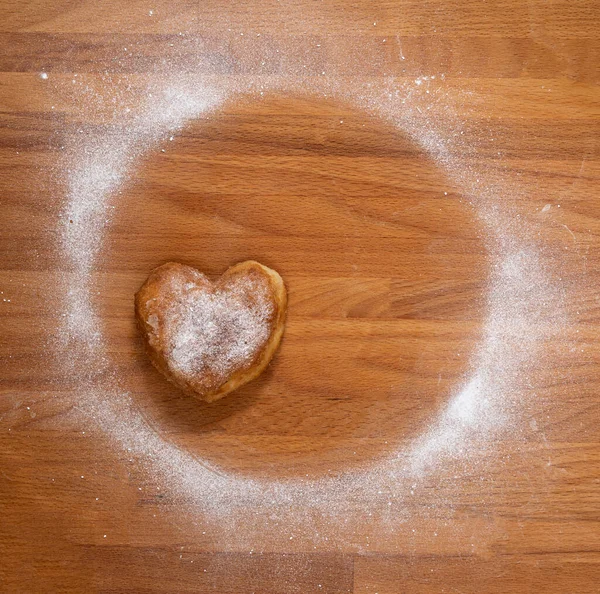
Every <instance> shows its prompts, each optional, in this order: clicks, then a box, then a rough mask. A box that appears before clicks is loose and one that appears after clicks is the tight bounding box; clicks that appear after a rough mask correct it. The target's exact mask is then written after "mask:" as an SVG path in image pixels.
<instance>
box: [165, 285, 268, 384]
mask: <svg viewBox="0 0 600 594" xmlns="http://www.w3.org/2000/svg"><path fill="white" fill-rule="evenodd" d="M170 285H171V286H170V293H171V294H172V295H173V299H172V300H171V301H170V304H169V305H167V309H166V311H165V312H164V320H163V328H164V333H165V340H166V342H167V344H168V347H167V348H168V351H167V363H168V365H169V367H170V368H171V369H173V370H174V371H176V372H180V373H184V374H186V375H187V376H188V377H195V378H200V379H202V378H205V377H207V378H210V381H211V385H209V386H207V388H214V387H217V386H219V385H221V384H222V383H224V382H225V381H226V379H227V377H228V376H229V375H230V374H231V373H232V372H233V371H234V370H238V369H241V368H243V367H245V366H247V365H248V364H250V363H251V362H252V361H253V359H254V357H255V356H256V354H257V353H258V352H259V351H260V350H261V349H262V348H263V347H264V345H265V344H266V342H267V340H268V338H269V332H270V328H271V326H270V320H271V317H272V315H273V311H274V307H273V304H272V302H271V300H270V299H269V295H268V287H267V286H265V283H264V282H259V281H258V280H256V279H250V278H248V277H247V276H238V277H236V278H234V279H233V280H232V281H231V282H229V283H227V286H225V287H221V286H217V287H215V288H214V289H212V290H211V289H210V288H209V289H207V288H206V287H199V286H198V285H196V284H194V283H188V282H187V281H186V279H183V278H180V277H176V278H173V279H171V283H170ZM207 381H208V380H207Z"/></svg>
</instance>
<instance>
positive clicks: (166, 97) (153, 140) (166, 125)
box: [60, 58, 564, 550]
mask: <svg viewBox="0 0 600 594" xmlns="http://www.w3.org/2000/svg"><path fill="white" fill-rule="evenodd" d="M288 59H290V60H291V58H288ZM417 81H418V82H410V83H407V82H402V81H396V80H394V79H390V80H389V81H388V82H387V84H386V85H384V87H383V88H374V87H373V86H372V84H371V83H361V82H360V81H349V82H348V83H347V84H346V86H344V87H341V86H335V85H332V84H331V83H330V82H329V81H328V80H326V79H325V78H323V79H320V80H318V81H315V80H314V79H311V80H310V81H309V80H308V79H307V80H296V81H295V82H281V80H279V82H273V81H272V80H269V79H260V80H259V79H256V80H254V81H252V82H251V83H250V85H249V90H251V91H256V92H261V93H262V92H265V91H266V90H269V89H277V90H289V91H292V92H295V91H302V92H305V93H306V92H308V93H313V94H316V95H321V96H323V95H325V96H335V97H338V98H339V99H340V100H344V101H350V102H352V103H353V104H354V105H356V106H357V107H358V108H360V109H364V110H366V111H368V112H369V113H373V114H376V115H378V116H380V117H381V118H383V119H384V120H385V121H387V122H389V123H390V124H391V125H394V126H396V127H398V128H399V129H400V130H402V131H403V132H404V133H406V134H407V135H409V136H410V137H411V138H412V139H413V140H414V141H415V142H416V143H418V144H419V145H420V146H421V147H422V148H423V150H424V151H426V152H427V153H428V155H429V156H430V157H431V158H432V159H434V160H435V162H436V163H437V164H438V166H440V167H441V168H443V170H444V172H445V174H446V175H447V176H449V177H450V178H451V179H452V180H453V181H454V182H455V183H456V184H457V185H458V186H459V187H460V188H461V189H462V191H463V194H464V196H465V198H466V199H467V200H469V201H470V202H471V203H472V205H473V208H474V212H475V213H476V215H477V216H478V217H479V218H480V220H481V221H482V224H483V227H484V229H485V235H486V237H485V241H486V244H487V247H488V250H489V255H490V271H489V288H488V295H487V315H486V322H485V328H484V335H483V338H482V341H481V344H480V345H479V347H478V348H477V349H476V353H475V355H474V356H473V358H472V361H471V362H470V374H469V376H468V377H467V378H465V380H464V382H463V384H462V386H459V387H458V388H457V389H456V391H455V392H454V393H453V395H452V396H451V397H450V399H449V400H448V403H447V406H446V407H445V409H444V410H443V411H442V412H441V413H440V415H439V416H438V418H434V419H431V422H430V425H429V428H428V429H427V431H425V433H424V434H423V435H421V436H420V437H419V438H417V439H416V440H414V442H413V443H412V444H411V445H410V446H409V447H408V448H406V449H403V450H401V451H395V452H391V453H390V454H389V456H388V458H387V459H385V460H383V461H382V462H379V463H377V464H375V465H374V466H373V467H372V468H369V469H365V470H362V471H357V472H353V473H347V474H345V475H342V476H335V475H332V476H329V477H326V478H322V479H318V480H302V479H294V480H292V479H289V480H259V479H250V478H247V477H245V476H239V475H236V474H234V473H227V472H225V471H223V470H222V469H217V468H215V467H213V466H211V465H210V464H208V463H206V462H204V461H201V460H198V459H197V458H196V457H194V456H192V455H191V454H190V453H188V452H186V451H182V450H180V449H179V448H178V447H176V446H175V445H174V444H172V443H170V442H169V441H168V438H163V437H162V436H161V435H158V434H157V433H155V432H154V431H153V430H152V429H151V428H150V427H149V426H148V425H147V423H146V422H145V421H144V419H143V418H142V416H141V415H140V413H139V411H138V410H137V408H136V406H135V404H134V403H133V401H132V400H131V399H130V397H129V396H128V394H126V393H124V392H123V391H122V390H121V389H120V387H119V381H118V378H115V379H110V376H109V377H108V379H107V376H106V375H102V379H95V378H99V377H100V375H101V374H102V372H104V371H106V370H110V369H111V361H110V357H109V355H108V353H107V349H106V347H107V345H106V344H105V341H104V338H103V336H102V329H101V327H100V324H99V319H98V317H97V316H96V314H95V311H94V307H93V305H92V301H91V294H92V292H93V289H94V286H93V282H92V277H91V273H92V271H93V270H94V268H95V266H96V265H97V264H98V259H99V256H100V254H101V250H102V245H103V239H104V238H103V229H104V227H105V224H106V222H107V220H108V219H109V212H110V210H109V208H110V207H111V205H114V206H115V207H118V200H117V196H118V190H119V188H120V187H121V186H122V184H124V183H126V180H127V177H128V175H129V174H130V173H131V171H132V168H133V167H135V163H136V160H137V159H138V158H139V157H140V156H141V155H142V154H143V153H144V152H145V151H148V150H151V149H152V148H154V147H155V146H156V145H157V143H158V142H159V141H161V140H164V139H166V138H168V137H169V136H170V135H172V134H176V133H177V131H178V130H179V129H181V127H182V126H184V125H185V123H186V122H187V121H189V120H190V119H192V118H197V117H199V116H200V115H203V114H207V113H209V112H211V111H214V110H215V109H217V108H218V107H219V105H221V104H222V103H223V101H224V100H225V98H226V97H227V96H228V95H230V94H235V92H236V89H229V90H225V89H221V88H215V87H213V86H211V85H208V84H206V83H204V82H202V80H201V79H195V78H194V77H193V76H191V75H190V76H187V77H185V78H183V79H179V80H174V79H171V80H167V81H165V83H164V89H163V90H162V91H158V90H156V89H153V90H152V91H151V93H152V96H151V97H149V99H148V101H147V104H146V106H145V107H144V108H143V109H142V110H141V112H140V113H139V114H137V115H134V116H133V117H131V118H127V117H126V118H125V120H124V123H123V124H121V125H119V126H118V127H115V130H114V131H113V133H112V134H107V137H106V139H105V140H104V141H102V142H99V143H98V142H94V141H90V142H89V144H87V143H86V141H85V140H84V141H82V142H81V143H80V144H79V145H78V146H77V147H76V148H77V151H76V152H73V153H72V161H71V164H70V165H69V168H68V170H67V175H68V179H69V192H68V196H67V205H66V208H65V212H64V216H63V218H62V219H61V242H60V249H61V250H62V252H63V254H64V258H65V261H66V262H68V263H69V268H70V272H69V274H68V275H67V276H66V277H65V287H64V289H65V297H66V299H65V311H64V326H63V328H62V337H63V343H62V347H61V348H62V349H63V351H62V352H63V355H64V353H67V352H72V351H75V352H76V353H77V356H76V357H75V358H73V360H74V362H75V363H76V364H77V363H78V362H80V361H86V362H87V364H88V366H89V367H91V371H90V372H89V373H86V374H81V375H80V380H81V381H80V393H81V395H82V396H81V397H82V398H85V408H86V409H87V411H88V412H89V418H90V419H92V420H93V422H94V423H96V424H97V425H98V426H100V427H101V428H102V429H103V430H104V431H105V432H106V434H107V435H109V436H111V437H112V438H113V439H114V440H115V441H116V442H117V443H119V444H120V445H121V446H122V447H123V448H124V449H125V450H126V451H128V452H130V453H131V454H132V455H136V456H139V457H140V459H141V460H142V462H143V463H144V464H145V465H146V467H147V469H148V472H149V475H150V476H151V477H153V478H152V479H151V480H153V481H155V482H156V483H158V484H160V485H161V488H162V489H164V490H166V491H168V492H169V494H170V496H171V497H172V498H173V499H175V500H177V501H179V502H180V504H181V505H183V504H186V505H189V506H190V510H192V512H198V513H201V514H203V517H204V518H205V521H210V520H214V521H216V522H218V525H219V536H218V538H219V539H221V542H222V544H223V545H224V546H229V547H231V548H236V547H239V548H242V547H244V546H246V545H248V546H249V545H250V544H251V543H255V542H257V540H259V541H260V539H262V538H263V537H264V535H265V530H267V528H266V526H269V527H270V532H269V533H273V532H274V531H273V527H276V526H285V533H283V532H281V531H279V532H281V533H280V534H278V535H275V536H273V538H286V539H287V538H288V534H289V535H290V538H291V539H293V538H296V539H297V540H301V539H302V538H304V539H309V540H310V541H311V542H313V543H315V546H316V545H318V544H321V545H323V543H324V542H325V541H327V539H328V538H329V536H331V537H332V538H333V537H337V538H342V536H341V535H343V538H344V539H346V540H347V541H353V538H355V536H354V535H352V534H345V533H344V523H345V522H347V518H348V516H349V515H351V514H354V515H358V516H359V517H362V516H364V515H365V509H369V510H372V512H373V515H374V516H375V515H378V516H379V518H380V520H379V521H380V522H381V525H382V526H385V527H387V529H393V528H394V527H395V526H397V525H399V524H401V523H402V522H403V521H405V520H406V518H407V517H408V515H410V512H409V511H408V510H409V506H408V505H407V504H406V502H407V501H408V500H409V499H410V498H411V497H413V496H414V493H415V491H418V490H419V488H420V486H421V485H422V484H425V483H426V482H427V481H430V480H433V479H432V477H434V476H437V475H439V476H443V475H444V473H446V472H456V470H455V468H456V466H455V463H458V464H459V466H460V465H463V466H468V467H469V469H470V470H471V471H472V469H474V468H476V467H477V463H478V459H479V458H478V457H479V456H480V454H481V451H482V450H485V449H489V448H493V447H494V441H495V440H496V439H497V438H498V437H499V436H500V435H501V434H502V432H503V431H505V430H508V429H511V430H513V431H514V430H515V427H518V426H519V425H518V423H519V418H520V417H519V414H520V411H521V410H522V408H523V406H524V404H523V402H524V401H523V397H522V388H523V386H524V385H525V382H527V381H528V365H529V362H530V361H531V360H532V357H534V356H535V355H536V353H537V352H538V350H539V347H540V345H541V343H542V342H543V341H544V340H545V339H546V338H547V337H548V335H549V333H553V332H556V331H557V330H558V329H559V328H560V327H561V325H562V324H563V323H564V313H563V310H562V299H561V297H562V295H561V293H560V290H559V289H557V288H556V287H554V286H553V283H552V281H551V279H550V277H549V276H548V274H547V273H546V272H545V270H544V265H543V261H542V260H541V257H540V254H539V252H538V250H537V248H536V245H535V243H534V242H533V240H530V239H528V238H531V237H532V232H531V229H530V228H528V227H527V225H525V224H524V223H522V222H521V221H520V220H519V219H518V217H516V216H515V215H514V213H512V212H511V211H510V209H508V208H507V207H505V206H504V205H503V197H504V196H505V195H506V194H507V193H510V194H511V195H513V196H514V195H515V194H516V193H517V192H518V189H517V188H515V187H513V186H512V184H510V183H509V182H508V181H507V180H502V179H500V180H498V179H497V178H495V179H494V180H493V181H490V180H489V179H488V180H486V175H485V171H476V170H474V169H470V168H468V167H466V166H465V165H464V163H463V162H462V157H461V155H462V154H463V152H464V149H465V147H466V146H467V144H466V143H467V142H468V141H467V140H466V139H465V138H464V136H463V135H461V134H460V131H461V128H460V121H458V120H457V119H456V118H455V117H454V115H453V110H452V105H450V104H448V106H447V109H446V112H445V117H444V118H440V117H435V118H433V117H432V118H427V117H424V115H423V112H424V111H425V112H426V111H427V110H428V106H429V105H430V104H432V102H434V101H435V102H436V103H437V105H438V107H439V104H440V103H441V102H442V103H443V101H444V94H443V87H442V86H440V87H435V88H434V86H433V83H434V80H433V77H425V76H424V77H420V78H419V79H417ZM423 81H426V82H427V84H423ZM339 84H341V83H339ZM436 84H439V85H443V83H442V82H441V81H439V80H438V81H436ZM425 87H427V89H426V91H427V93H425ZM247 90H248V89H239V90H237V91H239V92H247ZM471 150H472V148H471ZM70 221H73V222H72V223H71V222H70ZM105 257H110V255H109V254H107V255H106V256H105ZM399 257H400V255H399ZM215 305H217V309H216V310H215ZM228 306H229V304H228V303H225V302H222V303H220V304H215V303H210V304H209V303H201V304H199V305H198V303H197V302H196V305H194V306H192V307H191V308H190V309H189V310H188V313H187V314H186V315H189V316H191V317H192V318H193V320H192V322H193V321H194V320H196V317H195V316H196V313H197V311H196V309H195V308H197V307H199V308H200V310H201V313H202V314H203V315H204V314H205V313H206V311H207V310H209V309H210V310H211V311H213V312H214V311H221V309H222V308H228ZM219 308H221V309H219ZM548 308H551V309H552V311H553V315H554V318H553V323H552V325H551V326H550V325H549V324H548V323H547V322H546V320H545V318H544V309H548ZM248 321H249V320H246V322H248ZM252 321H253V320H252ZM236 323H237V322H236ZM240 323H241V324H242V326H243V325H244V324H245V322H244V321H243V320H242V321H241V322H240ZM186 324H187V321H186ZM186 324H184V326H185V325H186ZM179 338H181V341H180V343H179V346H178V348H179V349H181V350H180V352H179V351H178V355H177V358H178V360H179V361H180V363H181V365H182V366H185V365H187V364H188V363H190V361H191V360H192V358H193V356H192V354H191V351H190V350H189V349H188V348H187V347H188V346H190V344H191V343H190V342H189V341H188V340H187V339H186V338H185V337H184V336H181V335H180V337H179ZM193 346H194V348H195V346H196V345H193ZM449 469H450V470H449ZM422 493H424V491H422ZM238 508H240V509H244V510H248V509H255V510H256V513H257V518H256V522H255V523H254V524H253V525H249V524H248V522H247V518H246V521H245V520H244V518H243V516H242V515H240V516H239V517H238V515H237V513H238ZM384 511H385V512H388V513H384ZM376 512H377V513H376ZM370 515H371V513H369V516H370ZM324 518H326V522H325V523H324ZM238 520H239V521H238ZM373 521H375V519H373ZM324 526H325V528H324ZM327 530H328V531H329V533H330V534H329V536H328V535H327V534H326V533H325V531H327ZM261 531H262V532H261ZM275 532H278V531H277V530H275ZM356 538H358V537H356ZM355 545H356V546H357V547H359V549H360V550H368V549H367V548H365V547H368V546H369V545H368V543H367V542H365V541H364V540H360V541H359V542H356V543H355Z"/></svg>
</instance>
